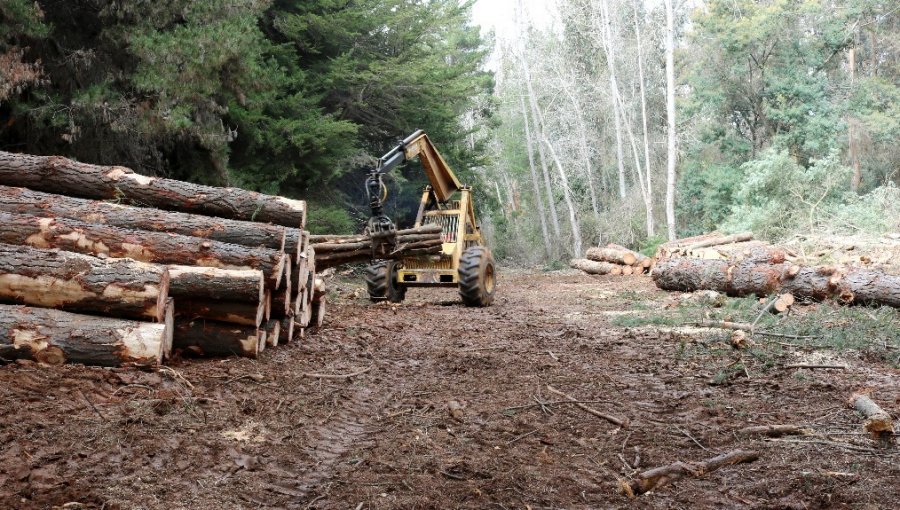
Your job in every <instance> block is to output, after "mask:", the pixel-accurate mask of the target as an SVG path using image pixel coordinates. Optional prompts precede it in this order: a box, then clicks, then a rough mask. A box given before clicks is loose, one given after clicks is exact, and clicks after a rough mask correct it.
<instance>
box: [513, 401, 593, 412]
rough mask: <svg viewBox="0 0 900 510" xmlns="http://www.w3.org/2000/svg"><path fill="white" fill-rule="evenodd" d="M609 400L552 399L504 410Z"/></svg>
mask: <svg viewBox="0 0 900 510" xmlns="http://www.w3.org/2000/svg"><path fill="white" fill-rule="evenodd" d="M609 402H610V401H609V400H551V401H548V402H543V403H542V404H525V405H521V406H513V407H507V408H506V409H504V411H517V410H519V409H528V408H530V407H538V406H539V405H545V406H558V405H562V404H608V403H609Z"/></svg>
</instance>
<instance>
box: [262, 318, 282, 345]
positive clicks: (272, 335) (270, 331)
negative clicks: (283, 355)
mask: <svg viewBox="0 0 900 510" xmlns="http://www.w3.org/2000/svg"><path fill="white" fill-rule="evenodd" d="M280 339H281V321H280V320H277V319H272V320H269V321H267V322H266V342H265V344H266V347H277V346H278V341H279V340H280Z"/></svg>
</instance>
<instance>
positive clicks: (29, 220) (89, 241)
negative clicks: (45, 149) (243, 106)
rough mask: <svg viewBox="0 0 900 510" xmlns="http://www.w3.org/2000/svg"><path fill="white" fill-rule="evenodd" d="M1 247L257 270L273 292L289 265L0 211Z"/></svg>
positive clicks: (243, 249)
mask: <svg viewBox="0 0 900 510" xmlns="http://www.w3.org/2000/svg"><path fill="white" fill-rule="evenodd" d="M0 243H6V244H14V245H21V246H31V247H33V248H59V249H61V250H66V251H71V252H76V253H85V254H88V255H97V256H102V257H114V258H130V259H134V260H140V261H143V262H154V263H157V264H179V265H187V266H205V267H216V268H219V269H258V270H260V271H262V272H263V273H264V274H265V275H266V278H267V279H268V282H269V284H270V285H271V286H272V287H273V288H278V287H279V286H280V284H281V281H282V279H283V275H284V271H285V270H286V266H287V264H286V262H287V260H289V257H287V256H286V255H285V254H284V253H282V252H280V251H277V250H270V249H268V248H250V247H247V246H242V245H238V244H228V243H220V242H218V241H210V240H208V239H203V238H200V237H190V236H182V235H178V234H165V233H161V232H147V231H144V230H130V229H123V228H119V227H111V226H109V225H97V224H91V223H85V222H83V221H80V220H73V219H69V218H42V217H38V216H31V215H24V214H12V213H7V212H0Z"/></svg>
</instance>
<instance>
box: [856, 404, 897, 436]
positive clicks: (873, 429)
mask: <svg viewBox="0 0 900 510" xmlns="http://www.w3.org/2000/svg"><path fill="white" fill-rule="evenodd" d="M847 403H848V404H849V405H850V407H852V408H853V409H855V410H856V411H858V412H859V413H860V414H862V415H863V416H865V418H866V421H865V423H864V424H863V427H864V428H865V429H866V432H868V433H870V434H872V438H873V439H878V440H887V439H889V438H890V437H891V436H892V435H893V434H894V423H893V421H892V420H891V415H890V414H888V413H887V412H886V411H885V410H884V409H882V408H881V407H880V406H879V405H878V404H876V403H875V401H874V400H872V399H871V398H870V397H869V396H868V395H866V394H864V393H854V394H853V395H852V396H851V397H850V400H849V401H848V402H847Z"/></svg>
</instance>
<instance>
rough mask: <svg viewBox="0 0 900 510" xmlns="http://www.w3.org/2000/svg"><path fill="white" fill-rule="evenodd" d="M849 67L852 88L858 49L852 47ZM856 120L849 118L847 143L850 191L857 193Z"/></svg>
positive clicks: (860, 179)
mask: <svg viewBox="0 0 900 510" xmlns="http://www.w3.org/2000/svg"><path fill="white" fill-rule="evenodd" d="M847 66H848V67H849V68H850V88H851V89H852V88H853V86H854V82H855V81H856V48H855V47H851V48H850V50H848V51H847ZM855 123H856V119H853V118H850V117H849V116H848V118H847V142H848V144H849V153H850V154H849V156H850V166H852V167H853V178H852V179H851V180H850V189H851V190H852V191H853V192H854V193H856V192H858V191H859V185H860V184H861V183H862V171H861V170H860V166H859V154H858V147H857V145H856V129H855Z"/></svg>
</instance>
